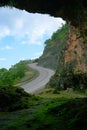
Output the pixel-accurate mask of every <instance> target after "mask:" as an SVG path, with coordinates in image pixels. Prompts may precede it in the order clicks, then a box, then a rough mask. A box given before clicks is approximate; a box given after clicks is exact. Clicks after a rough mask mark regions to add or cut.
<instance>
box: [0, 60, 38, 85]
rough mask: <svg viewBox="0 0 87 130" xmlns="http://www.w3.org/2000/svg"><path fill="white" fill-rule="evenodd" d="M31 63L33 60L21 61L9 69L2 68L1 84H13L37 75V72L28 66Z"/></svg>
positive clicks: (0, 73) (0, 71) (0, 72)
mask: <svg viewBox="0 0 87 130" xmlns="http://www.w3.org/2000/svg"><path fill="white" fill-rule="evenodd" d="M29 63H31V61H20V62H19V63H17V64H15V65H13V66H12V67H11V68H10V69H9V70H7V69H5V68H2V69H0V86H12V85H15V84H17V83H20V82H24V81H27V80H31V79H32V78H33V77H35V76H36V75H37V72H36V71H35V70H32V69H31V68H30V67H29V66H28V64H29Z"/></svg>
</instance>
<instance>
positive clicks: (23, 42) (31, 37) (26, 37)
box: [0, 7, 65, 68]
mask: <svg viewBox="0 0 87 130" xmlns="http://www.w3.org/2000/svg"><path fill="white" fill-rule="evenodd" d="M64 23H65V21H63V20H62V19H61V18H54V17H51V16H49V15H47V14H46V15H42V14H37V13H35V14H32V13H28V12H26V11H24V10H23V11H22V10H18V9H16V8H9V7H3V8H0V68H3V67H4V68H10V67H11V65H14V64H15V63H17V62H19V61H20V60H27V59H35V58H38V57H39V56H41V54H42V53H43V50H44V42H45V41H46V39H49V38H50V37H51V35H52V34H53V32H55V31H56V30H57V29H58V28H60V27H61V26H62V24H64Z"/></svg>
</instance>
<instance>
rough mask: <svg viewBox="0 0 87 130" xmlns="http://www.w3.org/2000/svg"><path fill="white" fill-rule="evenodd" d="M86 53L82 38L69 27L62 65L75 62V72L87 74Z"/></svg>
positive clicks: (76, 31) (76, 30)
mask: <svg viewBox="0 0 87 130" xmlns="http://www.w3.org/2000/svg"><path fill="white" fill-rule="evenodd" d="M86 55H87V51H86V46H85V44H84V39H83V37H80V33H79V32H78V29H76V28H75V27H73V26H70V27H69V40H68V44H67V49H66V50H65V59H64V63H65V64H68V63H70V62H72V61H75V66H74V70H75V72H83V73H85V72H87V56H86Z"/></svg>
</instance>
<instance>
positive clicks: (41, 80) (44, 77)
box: [20, 63, 54, 94]
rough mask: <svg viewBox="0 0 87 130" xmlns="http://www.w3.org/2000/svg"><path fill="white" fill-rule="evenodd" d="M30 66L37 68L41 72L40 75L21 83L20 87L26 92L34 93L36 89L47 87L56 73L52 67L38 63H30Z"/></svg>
mask: <svg viewBox="0 0 87 130" xmlns="http://www.w3.org/2000/svg"><path fill="white" fill-rule="evenodd" d="M29 67H31V68H32V69H34V70H37V71H38V72H39V76H38V77H37V78H36V79H34V80H32V81H30V82H27V83H25V84H23V85H21V86H20V87H22V88H24V90H25V91H26V92H28V93H31V94H34V93H35V92H36V91H38V90H40V89H42V88H44V87H45V85H46V84H47V83H48V81H49V80H50V78H51V76H52V75H54V71H53V70H51V69H47V68H44V67H40V66H37V64H36V63H33V64H29Z"/></svg>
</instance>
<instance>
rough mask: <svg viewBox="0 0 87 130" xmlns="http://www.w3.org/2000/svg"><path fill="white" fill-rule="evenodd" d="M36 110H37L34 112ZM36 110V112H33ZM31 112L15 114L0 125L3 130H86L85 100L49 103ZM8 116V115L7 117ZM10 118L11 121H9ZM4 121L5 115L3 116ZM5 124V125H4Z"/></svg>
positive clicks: (86, 102) (86, 109) (86, 108)
mask: <svg viewBox="0 0 87 130" xmlns="http://www.w3.org/2000/svg"><path fill="white" fill-rule="evenodd" d="M36 109H37V110H36ZM35 110H36V112H35ZM32 111H33V113H32V114H31V111H29V110H27V111H25V112H24V111H22V112H19V113H18V112H17V113H16V112H15V114H16V117H15V115H14V113H13V115H14V118H12V115H10V118H9V117H7V116H6V117H7V118H6V120H7V119H10V121H8V122H7V126H6V122H5V121H4V120H3V121H4V122H5V123H2V124H3V125H2V126H3V127H2V128H5V130H12V129H13V130H24V129H26V130H29V129H30V130H42V129H44V130H86V129H87V99H86V98H84V99H72V100H66V99H65V100H62V99H61V100H59V99H55V100H52V101H50V103H49V104H46V101H45V104H43V105H41V106H40V108H37V107H35V108H33V109H32ZM23 112H24V113H23ZM8 116H9V115H8ZM11 118H12V119H11ZM4 119H5V115H4ZM4 124H5V125H4Z"/></svg>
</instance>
